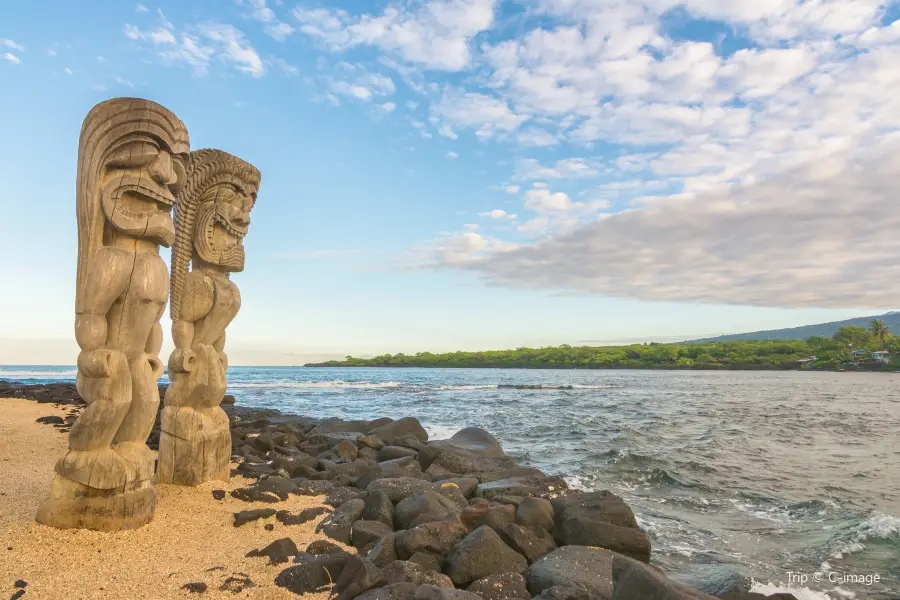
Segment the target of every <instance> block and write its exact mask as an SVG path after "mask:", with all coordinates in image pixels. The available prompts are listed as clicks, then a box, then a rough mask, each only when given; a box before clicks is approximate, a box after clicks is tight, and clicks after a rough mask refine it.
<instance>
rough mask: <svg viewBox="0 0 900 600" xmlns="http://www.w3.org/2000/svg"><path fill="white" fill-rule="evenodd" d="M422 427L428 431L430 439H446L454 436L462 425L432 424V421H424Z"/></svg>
mask: <svg viewBox="0 0 900 600" xmlns="http://www.w3.org/2000/svg"><path fill="white" fill-rule="evenodd" d="M422 427H424V428H425V431H426V432H428V439H430V440H445V439H447V438H449V437H453V436H454V434H456V432H457V431H459V430H460V429H462V427H456V426H452V425H432V424H431V423H423V424H422Z"/></svg>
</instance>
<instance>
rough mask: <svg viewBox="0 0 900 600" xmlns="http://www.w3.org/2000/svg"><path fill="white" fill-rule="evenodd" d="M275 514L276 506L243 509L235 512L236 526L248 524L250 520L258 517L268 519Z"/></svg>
mask: <svg viewBox="0 0 900 600" xmlns="http://www.w3.org/2000/svg"><path fill="white" fill-rule="evenodd" d="M274 515H275V509H274V508H254V509H251V510H241V511H238V512H236V513H234V526H235V527H240V526H241V525H246V524H247V523H249V522H250V521H256V520H257V519H268V518H269V517H271V516H274Z"/></svg>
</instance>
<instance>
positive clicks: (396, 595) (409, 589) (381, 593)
mask: <svg viewBox="0 0 900 600" xmlns="http://www.w3.org/2000/svg"><path fill="white" fill-rule="evenodd" d="M415 592H416V586H415V584H412V583H395V584H393V585H388V586H385V587H380V588H375V589H372V590H369V591H367V592H365V593H363V594H360V595H359V596H357V597H356V600H413V596H414V595H415Z"/></svg>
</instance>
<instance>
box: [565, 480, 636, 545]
mask: <svg viewBox="0 0 900 600" xmlns="http://www.w3.org/2000/svg"><path fill="white" fill-rule="evenodd" d="M553 510H554V529H553V537H555V538H556V542H557V543H558V544H559V545H560V546H596V547H599V548H606V549H608V550H612V551H613V552H618V553H619V554H624V555H626V556H630V557H632V558H635V559H637V560H640V561H643V562H650V538H649V537H647V534H646V533H644V532H643V531H641V530H640V529H638V526H637V521H636V520H635V518H634V513H632V512H631V508H630V507H629V506H628V505H627V504H626V503H625V502H624V501H623V500H622V499H621V498H619V497H618V496H616V495H615V494H613V493H612V492H610V491H608V490H604V491H602V492H590V493H585V494H574V495H571V496H568V497H566V498H557V499H556V500H553Z"/></svg>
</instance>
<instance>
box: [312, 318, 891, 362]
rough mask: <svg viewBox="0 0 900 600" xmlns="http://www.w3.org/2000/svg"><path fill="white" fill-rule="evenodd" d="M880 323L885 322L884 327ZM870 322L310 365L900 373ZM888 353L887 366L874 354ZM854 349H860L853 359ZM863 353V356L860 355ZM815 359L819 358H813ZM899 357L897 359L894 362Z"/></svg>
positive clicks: (886, 336)
mask: <svg viewBox="0 0 900 600" xmlns="http://www.w3.org/2000/svg"><path fill="white" fill-rule="evenodd" d="M878 323H881V324H880V325H879V324H878ZM883 326H884V323H883V322H880V321H872V322H871V323H870V327H871V330H869V329H865V328H863V327H857V326H847V327H841V328H840V329H838V330H837V331H836V332H835V334H834V335H833V336H832V337H830V338H826V337H811V338H808V339H806V340H740V341H732V342H699V343H683V344H656V343H651V344H632V345H630V346H569V345H563V346H558V347H553V348H517V349H516V350H491V351H486V352H448V353H445V354H432V353H431V352H419V353H417V354H412V355H409V354H385V355H382V356H376V357H374V358H354V357H352V356H348V357H346V359H345V360H343V361H329V362H326V363H319V364H309V365H306V366H308V367H452V368H466V367H468V368H533V369H537V368H541V369H623V368H624V369H779V370H782V369H804V370H806V369H810V370H820V369H830V370H837V369H847V370H898V369H900V337H898V338H893V337H891V335H890V333H889V332H887V331H885V329H884V327H883ZM878 350H887V351H889V352H890V353H891V361H890V362H889V363H887V364H883V363H880V362H878V361H876V360H873V359H872V358H871V356H870V354H871V352H874V351H878ZM853 351H857V354H856V355H854V354H853ZM862 351H865V352H866V354H865V356H861V355H860V354H861V353H862ZM813 357H815V358H814V359H813ZM895 357H896V358H895Z"/></svg>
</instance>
